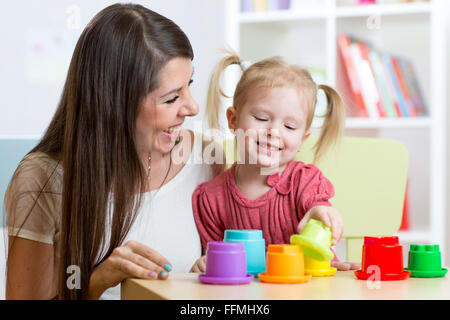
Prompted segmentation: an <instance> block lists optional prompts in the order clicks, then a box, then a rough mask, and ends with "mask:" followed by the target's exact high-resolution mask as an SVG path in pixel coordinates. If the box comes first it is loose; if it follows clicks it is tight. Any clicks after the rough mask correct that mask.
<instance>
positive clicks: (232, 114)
mask: <svg viewBox="0 0 450 320" xmlns="http://www.w3.org/2000/svg"><path fill="white" fill-rule="evenodd" d="M227 119H228V129H230V130H232V131H234V130H236V109H235V108H234V107H233V106H231V107H229V108H228V109H227Z"/></svg>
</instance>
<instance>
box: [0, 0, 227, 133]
mask: <svg viewBox="0 0 450 320" xmlns="http://www.w3.org/2000/svg"><path fill="white" fill-rule="evenodd" d="M115 2H116V1H107V0H82V1H74V0H41V1H25V0H17V1H8V2H5V3H4V4H3V6H2V10H0V30H1V31H0V32H1V39H2V50H0V74H1V77H0V97H1V99H0V135H32V136H40V135H42V134H43V132H44V131H45V129H46V127H47V125H48V123H49V121H50V119H51V117H52V115H53V113H54V111H55V109H56V106H57V103H58V101H59V98H60V94H61V90H62V86H63V84H64V80H65V76H66V71H67V68H68V64H69V62H70V58H71V56H72V52H73V49H74V47H75V43H76V41H77V39H78V37H79V35H80V34H81V32H82V30H83V29H84V27H85V26H86V24H87V23H88V22H89V20H90V19H91V18H92V17H93V16H94V15H95V14H96V13H97V12H98V11H100V10H101V9H103V8H104V7H106V6H108V5H111V4H113V3H115ZM134 2H135V3H140V4H143V5H145V6H147V7H148V8H150V9H152V10H155V11H157V12H159V13H161V14H163V15H165V16H166V17H168V18H170V19H172V20H173V21H175V23H177V24H178V25H179V26H180V27H181V28H182V29H183V30H184V32H185V33H186V34H187V36H188V37H189V39H190V40H191V43H192V46H193V48H194V54H195V59H194V63H193V64H194V69H195V75H194V84H193V86H192V92H193V95H194V98H196V99H197V101H198V102H199V104H200V114H199V116H197V117H196V118H195V119H201V118H202V115H203V112H204V105H205V101H206V92H207V82H208V79H209V74H210V72H211V71H212V68H213V65H214V64H215V63H216V61H217V59H218V58H219V49H220V48H222V47H223V39H224V30H223V29H224V26H223V25H224V17H223V16H224V14H223V9H224V4H223V0H214V1H211V0H195V1H183V0H170V1H167V0H166V1H165V0H154V1H134ZM76 10H79V17H80V19H79V20H80V23H79V28H75V29H72V27H74V26H76V22H77V20H76V16H77V14H76ZM69 26H70V28H69ZM39 46H40V47H39ZM55 66H57V68H55ZM186 127H188V128H192V127H193V120H187V121H186Z"/></svg>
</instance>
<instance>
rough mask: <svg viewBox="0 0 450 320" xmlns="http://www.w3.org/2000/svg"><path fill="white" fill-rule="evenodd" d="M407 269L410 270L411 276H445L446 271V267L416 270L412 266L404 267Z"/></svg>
mask: <svg viewBox="0 0 450 320" xmlns="http://www.w3.org/2000/svg"><path fill="white" fill-rule="evenodd" d="M405 270H407V271H411V277H415V278H439V277H443V276H445V274H446V273H447V271H448V270H447V269H446V268H440V269H430V270H417V269H412V268H405Z"/></svg>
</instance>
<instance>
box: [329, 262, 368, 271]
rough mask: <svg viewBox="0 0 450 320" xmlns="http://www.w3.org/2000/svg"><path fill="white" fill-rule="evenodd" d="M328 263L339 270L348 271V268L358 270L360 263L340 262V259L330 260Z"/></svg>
mask: <svg viewBox="0 0 450 320" xmlns="http://www.w3.org/2000/svg"><path fill="white" fill-rule="evenodd" d="M330 265H331V266H332V267H335V268H337V269H338V270H339V271H348V270H359V269H361V264H360V263H356V262H340V261H331V263H330Z"/></svg>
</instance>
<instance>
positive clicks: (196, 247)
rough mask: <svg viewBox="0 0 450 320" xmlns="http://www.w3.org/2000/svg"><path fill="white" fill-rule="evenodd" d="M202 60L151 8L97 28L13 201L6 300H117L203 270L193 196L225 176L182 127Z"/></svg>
mask: <svg viewBox="0 0 450 320" xmlns="http://www.w3.org/2000/svg"><path fill="white" fill-rule="evenodd" d="M192 59H193V52H192V48H191V45H190V43H189V40H188V39H187V37H186V35H185V34H184V33H183V32H182V31H181V30H180V28H179V27H178V26H177V25H176V24H174V23H173V22H172V21H170V20H169V19H167V18H165V17H163V16H161V15H159V14H157V13H155V12H152V11H150V10H148V9H146V8H144V7H142V6H139V5H131V4H128V5H120V4H116V5H112V6H110V7H108V8H106V9H104V10H102V11H101V12H100V13H98V14H97V16H95V17H94V18H93V20H92V21H91V22H90V23H89V24H88V26H87V27H86V29H85V30H84V31H83V33H82V35H81V37H80V39H79V41H78V43H77V45H76V48H75V51H74V54H73V57H72V61H71V64H70V67H69V72H68V76H67V80H66V84H65V86H64V90H63V94H62V98H61V101H60V103H59V106H58V109H57V111H56V113H55V115H54V117H53V119H52V121H51V123H50V125H49V127H48V129H47V131H46V133H45V134H44V137H43V138H42V140H41V141H40V142H39V144H38V145H37V146H36V147H35V148H34V149H33V150H31V152H30V153H29V154H28V155H27V156H25V157H24V159H23V160H22V161H21V163H20V164H19V166H18V168H17V169H16V172H15V174H14V176H13V179H12V181H11V183H10V185H9V187H8V190H7V193H6V195H5V208H6V212H7V225H8V235H9V250H8V262H7V268H8V269H7V289H6V298H7V299H15V298H19V299H48V298H55V297H56V298H60V299H97V298H99V297H102V298H119V297H120V288H119V286H118V284H120V282H121V281H122V280H124V279H126V278H128V277H139V278H144V279H155V278H159V279H167V277H168V273H167V272H169V271H171V270H172V269H173V270H174V271H178V272H187V271H189V270H190V267H191V266H193V265H194V262H195V261H196V259H198V258H199V257H200V255H201V247H200V240H199V236H198V233H197V230H196V228H195V223H194V220H193V216H192V211H191V210H192V209H191V207H192V206H191V195H192V192H193V190H194V189H195V187H196V186H197V185H198V184H200V183H201V182H203V181H208V180H210V179H211V178H212V177H214V176H215V175H217V174H218V173H219V172H220V171H221V170H222V169H223V168H222V166H221V165H215V166H212V165H202V164H198V165H196V164H193V163H192V159H193V158H194V157H196V156H197V155H198V154H199V155H200V156H201V154H202V148H201V141H202V139H201V136H199V135H198V134H195V135H194V133H192V132H190V131H187V130H182V129H181V127H182V123H183V121H184V119H185V117H188V116H194V115H196V114H197V113H198V105H197V103H196V102H195V101H194V100H193V98H192V96H191V93H190V89H189V85H190V84H191V82H192V78H191V77H192V72H193V70H192V64H191V61H192ZM199 137H200V140H199V139H198V138H199ZM199 141H200V143H199ZM174 155H176V157H175V156H174ZM174 159H176V160H177V161H173V160H174ZM197 265H201V264H197ZM197 268H198V267H197Z"/></svg>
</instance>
